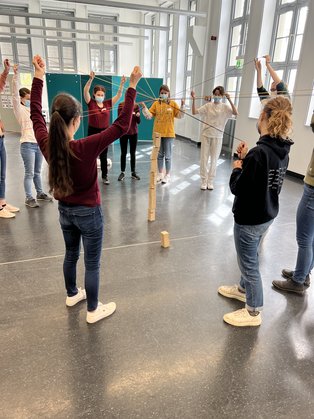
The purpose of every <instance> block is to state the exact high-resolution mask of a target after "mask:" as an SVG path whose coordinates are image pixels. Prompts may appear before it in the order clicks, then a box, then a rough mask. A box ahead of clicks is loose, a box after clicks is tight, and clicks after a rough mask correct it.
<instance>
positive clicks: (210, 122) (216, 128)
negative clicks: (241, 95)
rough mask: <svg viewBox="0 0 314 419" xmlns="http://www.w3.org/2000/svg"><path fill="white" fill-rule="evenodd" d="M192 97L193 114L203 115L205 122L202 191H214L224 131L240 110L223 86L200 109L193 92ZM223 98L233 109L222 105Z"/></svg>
mask: <svg viewBox="0 0 314 419" xmlns="http://www.w3.org/2000/svg"><path fill="white" fill-rule="evenodd" d="M191 96H192V114H193V115H197V114H199V115H201V117H202V120H203V122H204V123H203V126H202V136H201V163H200V175H201V190H202V191H205V190H206V189H209V190H212V189H214V179H215V176H216V168H217V161H218V158H219V155H220V152H221V148H222V138H223V133H224V129H225V126H226V123H227V121H228V119H229V118H231V117H232V115H235V116H236V115H238V110H237V108H236V107H235V106H234V104H233V102H232V100H231V99H230V95H229V94H228V93H226V92H225V89H224V88H223V87H222V86H217V87H215V88H214V90H213V98H212V100H211V101H210V102H208V103H206V104H205V105H203V106H201V107H200V108H198V109H196V106H195V93H194V92H193V91H192V92H191ZM223 96H225V97H226V99H227V100H228V102H229V103H230V106H231V107H230V106H228V105H227V104H225V103H222V99H223Z"/></svg>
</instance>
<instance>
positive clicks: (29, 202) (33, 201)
mask: <svg viewBox="0 0 314 419" xmlns="http://www.w3.org/2000/svg"><path fill="white" fill-rule="evenodd" d="M25 205H26V206H28V207H30V208H38V207H39V204H38V202H37V201H36V199H34V198H26V199H25Z"/></svg>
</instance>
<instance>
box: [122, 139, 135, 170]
mask: <svg viewBox="0 0 314 419" xmlns="http://www.w3.org/2000/svg"><path fill="white" fill-rule="evenodd" d="M128 140H130V156H131V172H135V152H136V146H137V134H133V135H131V134H126V135H123V136H122V137H121V138H120V147H121V159H120V161H121V172H125V166H126V155H127V152H128Z"/></svg>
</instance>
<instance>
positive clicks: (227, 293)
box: [218, 285, 246, 303]
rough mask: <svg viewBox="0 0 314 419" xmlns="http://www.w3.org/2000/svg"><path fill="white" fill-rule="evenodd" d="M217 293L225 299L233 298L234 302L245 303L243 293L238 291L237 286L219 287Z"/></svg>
mask: <svg viewBox="0 0 314 419" xmlns="http://www.w3.org/2000/svg"><path fill="white" fill-rule="evenodd" d="M218 293H219V294H220V295H223V296H224V297H227V298H233V299H234V300H239V301H242V302H243V303H245V302H246V295H245V292H241V291H239V288H238V286H237V285H221V287H219V288H218Z"/></svg>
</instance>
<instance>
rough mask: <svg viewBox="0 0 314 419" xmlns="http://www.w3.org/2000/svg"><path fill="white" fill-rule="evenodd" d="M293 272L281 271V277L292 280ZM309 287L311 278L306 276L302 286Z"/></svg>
mask: <svg viewBox="0 0 314 419" xmlns="http://www.w3.org/2000/svg"><path fill="white" fill-rule="evenodd" d="M293 273H294V272H293V271H289V269H283V270H282V271H281V275H282V276H283V277H284V278H286V279H293ZM310 285H311V278H310V275H306V278H305V281H304V286H305V287H307V288H308V287H309V286H310Z"/></svg>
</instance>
